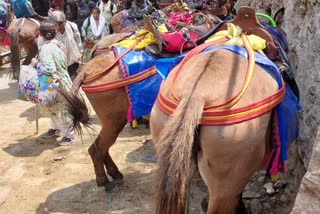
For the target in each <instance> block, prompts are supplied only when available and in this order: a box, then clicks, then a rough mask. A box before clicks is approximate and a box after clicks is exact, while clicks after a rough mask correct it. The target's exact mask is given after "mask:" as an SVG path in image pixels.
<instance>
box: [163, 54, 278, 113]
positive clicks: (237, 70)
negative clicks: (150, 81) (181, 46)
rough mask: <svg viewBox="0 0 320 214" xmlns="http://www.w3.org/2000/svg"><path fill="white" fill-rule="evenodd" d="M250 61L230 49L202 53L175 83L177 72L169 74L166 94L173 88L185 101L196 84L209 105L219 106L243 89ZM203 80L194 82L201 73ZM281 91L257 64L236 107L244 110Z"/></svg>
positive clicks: (189, 62)
mask: <svg viewBox="0 0 320 214" xmlns="http://www.w3.org/2000/svg"><path fill="white" fill-rule="evenodd" d="M247 66H248V61H247V59H245V58H243V57H241V56H240V55H238V54H235V53H233V52H231V51H228V50H223V49H218V50H211V51H208V52H205V53H201V54H199V55H196V56H194V57H192V58H191V59H190V60H189V61H188V62H187V63H186V64H185V65H184V66H183V68H182V69H181V75H178V77H177V79H176V80H175V82H174V83H173V84H172V80H173V77H174V76H175V73H176V69H173V71H172V72H171V73H170V74H169V76H168V78H167V80H166V81H165V84H164V86H165V89H164V91H166V92H165V93H167V91H168V88H169V87H171V86H172V85H173V87H172V90H173V92H174V93H176V94H177V96H178V97H179V98H180V99H182V97H183V96H184V93H186V91H187V90H189V89H191V88H192V86H193V85H194V84H197V87H196V88H195V92H194V93H197V94H199V95H200V96H201V97H203V98H204V99H205V103H206V105H213V104H220V103H223V102H225V101H226V100H228V99H230V98H231V97H233V96H235V95H236V94H237V92H239V91H240V90H241V86H242V85H243V84H244V80H245V76H246V74H247ZM202 71H204V72H203V73H202V74H201V78H200V79H199V81H198V82H197V83H195V82H194V80H195V78H197V77H198V75H199V73H200V72H202ZM277 89H278V85H277V82H276V81H275V79H274V78H273V77H272V76H271V75H270V74H268V73H267V72H266V71H264V70H263V69H262V68H261V67H260V66H258V65H255V68H254V72H253V77H252V81H251V82H250V83H249V86H248V88H247V90H246V92H245V93H244V95H243V96H242V98H241V99H240V100H239V102H238V103H237V104H236V105H234V106H233V108H237V107H242V106H244V105H247V104H249V103H253V102H257V101H260V100H261V99H263V98H265V97H267V96H268V95H271V94H272V93H274V92H275V91H276V90H277Z"/></svg>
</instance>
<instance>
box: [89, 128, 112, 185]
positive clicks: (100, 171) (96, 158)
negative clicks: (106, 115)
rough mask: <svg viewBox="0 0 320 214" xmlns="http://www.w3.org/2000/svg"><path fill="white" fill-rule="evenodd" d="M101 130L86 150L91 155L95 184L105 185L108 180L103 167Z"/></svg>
mask: <svg viewBox="0 0 320 214" xmlns="http://www.w3.org/2000/svg"><path fill="white" fill-rule="evenodd" d="M102 132H103V130H101V131H100V133H99V135H98V137H97V138H96V139H95V141H94V143H93V144H91V146H90V147H89V149H88V152H89V154H90V156H91V160H92V163H93V166H94V172H95V174H96V183H97V186H105V185H106V184H107V183H108V182H109V181H108V177H107V174H106V172H105V169H104V164H103V160H104V154H103V152H101V151H103V149H104V148H103V146H102V145H103V144H102V143H101V141H102V138H101V133H102Z"/></svg>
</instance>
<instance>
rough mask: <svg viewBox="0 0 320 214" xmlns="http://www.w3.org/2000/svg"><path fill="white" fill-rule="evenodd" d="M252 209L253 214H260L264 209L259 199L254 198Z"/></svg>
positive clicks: (251, 203) (251, 204)
mask: <svg viewBox="0 0 320 214" xmlns="http://www.w3.org/2000/svg"><path fill="white" fill-rule="evenodd" d="M250 211H251V213H252V214H260V213H262V211H263V207H262V205H261V203H260V201H259V200H258V199H256V198H255V199H252V200H251V202H250Z"/></svg>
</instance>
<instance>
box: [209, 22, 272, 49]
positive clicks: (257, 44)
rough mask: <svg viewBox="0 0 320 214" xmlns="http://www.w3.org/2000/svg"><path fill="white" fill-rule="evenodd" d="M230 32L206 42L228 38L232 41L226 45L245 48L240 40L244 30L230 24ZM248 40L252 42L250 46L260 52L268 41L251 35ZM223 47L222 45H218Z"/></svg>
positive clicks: (217, 34)
mask: <svg viewBox="0 0 320 214" xmlns="http://www.w3.org/2000/svg"><path fill="white" fill-rule="evenodd" d="M227 26H228V30H222V31H219V32H217V33H215V34H214V35H212V36H210V37H209V38H208V39H207V40H206V41H205V42H211V41H214V40H217V39H220V38H221V37H224V36H228V37H230V40H229V41H227V42H226V43H224V45H239V46H242V47H243V46H244V45H243V42H242V40H241V38H240V34H241V33H242V29H241V28H240V27H239V26H236V25H234V24H232V23H228V24H227ZM248 40H249V42H250V45H251V46H252V48H253V50H255V51H260V50H263V49H265V48H266V44H267V42H266V40H264V39H262V38H261V37H259V36H256V35H253V34H251V35H249V36H248ZM218 45H221V44H218Z"/></svg>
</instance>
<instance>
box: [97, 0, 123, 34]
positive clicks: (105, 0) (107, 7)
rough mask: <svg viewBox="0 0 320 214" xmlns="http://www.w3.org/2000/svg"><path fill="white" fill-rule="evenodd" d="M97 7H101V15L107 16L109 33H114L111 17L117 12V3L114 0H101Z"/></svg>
mask: <svg viewBox="0 0 320 214" xmlns="http://www.w3.org/2000/svg"><path fill="white" fill-rule="evenodd" d="M97 7H98V8H99V10H100V12H101V15H102V16H103V17H104V18H105V20H106V23H107V25H108V31H109V32H108V34H112V33H113V30H112V27H111V18H112V16H113V15H114V14H116V13H117V11H118V9H117V5H116V4H115V3H113V2H112V0H100V1H99V2H98V3H97Z"/></svg>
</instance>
